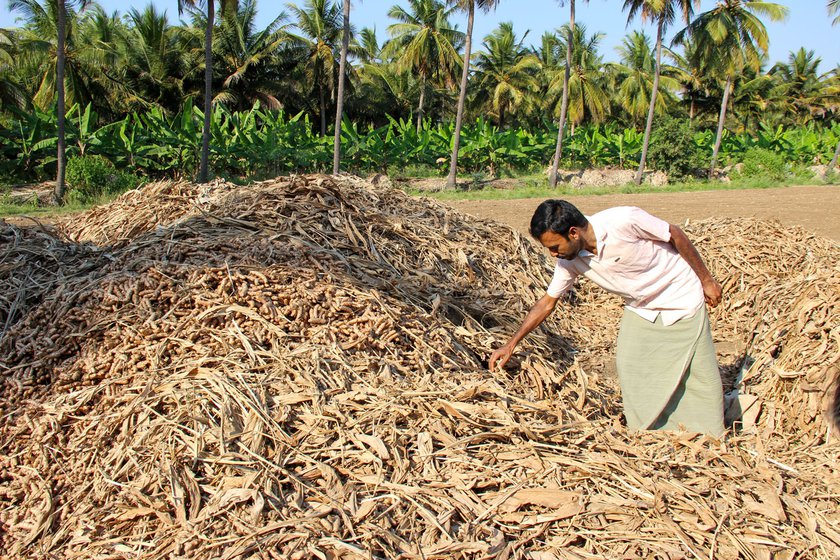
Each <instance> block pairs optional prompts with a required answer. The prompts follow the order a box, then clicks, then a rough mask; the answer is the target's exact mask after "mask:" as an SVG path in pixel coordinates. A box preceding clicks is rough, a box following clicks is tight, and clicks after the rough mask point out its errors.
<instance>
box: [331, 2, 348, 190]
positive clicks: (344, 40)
mask: <svg viewBox="0 0 840 560" xmlns="http://www.w3.org/2000/svg"><path fill="white" fill-rule="evenodd" d="M349 46H350V0H344V33H343V34H342V36H341V59H340V61H339V63H338V99H337V100H336V109H335V138H334V139H333V175H335V174H337V173H338V167H339V165H338V164H339V161H340V160H341V117H342V115H341V113H342V112H343V111H344V69H345V67H346V66H347V49H348V47H349Z"/></svg>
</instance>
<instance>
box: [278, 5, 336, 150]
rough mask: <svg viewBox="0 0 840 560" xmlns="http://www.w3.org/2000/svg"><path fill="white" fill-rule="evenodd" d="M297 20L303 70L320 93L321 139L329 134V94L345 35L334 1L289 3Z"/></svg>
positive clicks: (331, 89) (334, 83)
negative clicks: (302, 44)
mask: <svg viewBox="0 0 840 560" xmlns="http://www.w3.org/2000/svg"><path fill="white" fill-rule="evenodd" d="M286 6H287V7H288V8H289V10H290V11H291V12H292V14H293V16H294V17H295V26H296V27H297V28H298V29H300V31H301V32H302V33H303V35H304V36H305V38H304V39H303V40H304V41H305V42H306V51H307V54H306V60H305V62H304V69H305V73H306V76H307V79H308V81H309V84H310V85H311V86H312V89H313V90H315V91H317V92H318V106H319V113H320V115H319V117H320V122H321V136H326V135H327V93H328V92H332V91H334V90H335V87H334V86H335V85H336V82H337V79H336V78H337V73H338V67H339V66H340V64H341V61H340V60H337V58H340V56H341V55H340V52H341V51H340V47H339V46H338V45H339V40H340V39H341V36H342V31H341V29H342V22H341V12H342V10H341V9H340V7H339V6H337V5H336V4H333V3H332V1H331V0H307V1H306V4H305V5H304V7H303V8H299V7H298V6H296V5H295V4H286Z"/></svg>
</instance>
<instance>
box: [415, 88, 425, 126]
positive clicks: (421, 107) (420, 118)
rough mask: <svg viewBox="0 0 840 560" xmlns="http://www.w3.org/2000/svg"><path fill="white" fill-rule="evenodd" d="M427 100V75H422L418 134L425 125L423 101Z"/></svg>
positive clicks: (418, 108)
mask: <svg viewBox="0 0 840 560" xmlns="http://www.w3.org/2000/svg"><path fill="white" fill-rule="evenodd" d="M425 100H426V76H425V75H422V76H420V102H419V103H418V104H417V134H420V128H421V127H422V125H423V103H424V101H425Z"/></svg>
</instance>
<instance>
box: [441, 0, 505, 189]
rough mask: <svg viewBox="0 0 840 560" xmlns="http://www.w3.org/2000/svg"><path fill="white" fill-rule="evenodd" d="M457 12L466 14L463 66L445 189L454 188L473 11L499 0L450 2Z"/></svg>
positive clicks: (496, 2)
mask: <svg viewBox="0 0 840 560" xmlns="http://www.w3.org/2000/svg"><path fill="white" fill-rule="evenodd" d="M450 2H451V3H452V4H453V5H454V6H456V7H457V8H458V9H459V10H466V12H467V35H466V37H465V41H464V58H463V60H464V65H463V68H462V70H461V90H460V92H459V94H458V109H457V113H456V116H455V132H454V134H453V138H452V158H451V159H450V162H449V176H448V177H447V178H446V187H447V188H452V189H454V188H455V179H456V177H457V175H458V149H459V148H460V146H461V126H462V124H463V120H464V105H465V103H466V100H467V81H468V79H469V73H470V49H471V48H472V31H473V24H474V23H475V9H476V7H478V9H480V10H483V11H485V12H487V11H489V10H491V9H492V8H495V7H496V6H497V5H498V3H499V0H450Z"/></svg>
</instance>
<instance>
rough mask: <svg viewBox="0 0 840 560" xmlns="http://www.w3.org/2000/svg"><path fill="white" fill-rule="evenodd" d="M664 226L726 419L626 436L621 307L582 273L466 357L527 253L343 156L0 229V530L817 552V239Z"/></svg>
mask: <svg viewBox="0 0 840 560" xmlns="http://www.w3.org/2000/svg"><path fill="white" fill-rule="evenodd" d="M173 193H174V194H173ZM686 230H687V232H688V233H689V235H690V236H691V237H692V238H693V239H694V240H695V241H696V242H697V244H698V246H699V248H700V250H701V252H702V253H704V256H705V257H706V258H707V260H708V261H709V263H710V264H711V265H712V267H713V269H714V272H715V274H716V275H717V276H718V278H720V279H721V280H722V283H723V284H724V286H725V287H726V290H727V296H726V300H725V302H724V304H723V305H722V306H721V307H720V308H719V309H718V310H716V311H715V314H714V321H715V328H714V335H715V338H716V340H718V341H721V342H726V343H728V344H729V345H730V347H734V348H738V349H739V351H738V352H736V353H735V355H734V356H732V357H731V359H728V360H722V365H723V366H724V373H728V374H730V376H731V378H732V379H731V381H729V382H728V383H729V385H733V386H735V385H737V386H738V387H739V388H740V390H741V391H742V393H744V394H745V396H750V397H752V400H754V401H755V403H754V404H753V407H754V408H752V409H751V411H752V413H753V415H754V416H755V417H756V422H757V423H756V425H755V427H753V428H751V429H749V430H744V431H743V432H741V433H739V434H737V435H734V436H731V437H729V438H728V439H727V440H725V441H717V440H715V439H713V438H708V437H704V436H697V435H693V434H678V433H671V434H668V433H642V434H628V433H627V432H626V430H625V429H624V428H623V426H622V420H621V415H620V402H619V398H620V397H619V395H618V393H617V390H616V387H615V384H614V381H613V379H612V378H611V376H610V375H609V374H608V373H607V371H606V364H607V363H608V362H609V361H610V353H611V347H612V344H613V341H614V339H615V333H616V328H617V322H618V318H619V316H620V313H621V306H620V304H619V302H618V300H617V299H616V298H613V297H611V296H608V295H606V294H604V293H603V292H602V291H600V290H599V289H593V288H591V287H590V286H589V285H588V284H587V283H582V284H581V285H580V286H579V287H578V289H577V291H576V294H575V295H574V296H573V297H572V298H570V300H569V301H568V302H566V303H564V304H563V308H562V309H560V310H558V312H557V313H555V317H553V318H551V319H550V321H549V322H548V323H547V325H546V327H545V328H543V329H540V332H536V333H533V334H532V336H531V337H530V338H529V340H528V341H527V343H526V344H525V345H524V346H523V347H522V348H521V351H520V354H519V357H520V359H519V360H517V362H516V363H515V364H513V365H512V367H511V368H510V369H509V370H508V371H505V372H489V371H487V370H486V368H485V367H484V364H485V363H486V362H485V360H486V359H487V357H488V355H489V353H490V352H491V351H492V349H493V348H494V347H495V346H496V345H497V344H498V343H499V342H501V341H502V340H503V339H505V338H506V337H507V336H509V334H510V333H511V332H512V330H513V329H514V328H515V327H516V326H517V325H518V323H519V321H520V320H521V318H522V315H523V314H524V312H525V311H526V310H527V308H528V307H529V306H530V304H531V303H533V301H534V300H535V299H536V298H537V297H539V296H540V295H541V293H542V292H543V290H544V288H545V285H546V282H547V280H548V275H549V273H550V268H549V266H548V263H547V260H546V259H545V257H544V255H543V254H542V253H541V252H539V251H538V250H537V249H536V248H535V247H534V246H533V244H531V243H530V242H528V241H527V240H524V239H522V238H521V237H520V236H519V235H518V234H516V233H515V232H513V231H512V230H510V229H509V228H507V227H504V226H501V225H499V224H495V223H492V222H488V221H483V220H478V219H475V218H471V217H469V216H465V215H461V214H458V213H456V212H454V211H452V210H449V209H447V208H446V207H445V206H443V205H440V204H437V203H434V202H430V201H426V200H416V199H412V198H409V197H407V196H405V195H403V194H402V193H400V192H399V191H394V190H391V189H388V188H385V187H382V186H375V185H372V184H369V183H366V182H364V181H361V180H359V179H355V178H352V177H341V178H335V177H324V176H306V177H296V178H292V179H278V180H276V181H271V182H265V183H260V184H254V185H251V186H248V187H239V188H233V187H230V186H228V185H220V186H219V188H216V189H214V188H206V187H205V188H199V187H197V186H195V185H189V184H178V185H175V184H173V185H167V184H164V183H161V184H158V185H155V186H153V187H151V188H146V189H141V190H139V191H135V192H133V193H130V194H129V195H126V196H125V197H123V198H121V199H119V200H117V201H115V202H114V203H113V204H111V205H109V206H106V207H103V208H100V209H97V210H94V211H93V212H91V214H90V215H88V216H86V217H83V218H82V219H79V218H75V219H73V220H72V222H71V221H68V222H67V223H64V224H62V231H63V232H64V234H65V235H66V236H67V237H68V238H70V239H73V240H74V241H75V242H76V243H69V242H67V241H59V240H57V239H56V238H55V237H53V236H51V235H49V234H48V233H45V232H34V231H22V230H18V229H16V228H13V227H11V226H3V227H2V228H1V229H0V240H2V243H3V244H2V246H0V285H2V286H3V288H4V290H3V293H4V294H10V293H13V292H14V293H23V295H22V296H21V298H19V299H20V301H25V302H26V305H22V304H19V305H18V306H17V307H15V308H14V310H12V303H11V302H12V301H13V299H12V298H10V297H9V296H8V295H7V296H6V299H4V300H2V301H0V306H2V309H0V310H2V312H3V313H4V314H5V315H4V316H5V317H7V320H6V323H7V328H6V330H5V331H4V334H3V336H2V338H0V356H2V362H1V363H0V367H2V370H3V372H4V376H3V383H2V389H0V392H1V393H2V397H0V407H2V409H3V416H2V418H3V419H2V422H0V550H2V551H4V552H3V554H5V556H6V557H9V558H18V557H35V558H37V557H43V558H52V557H62V558H63V557H79V558H98V557H104V556H108V557H143V558H178V557H188V558H328V557H329V558H356V557H359V558H370V557H380V558H397V557H399V558H417V559H420V558H452V557H455V558H590V557H600V558H615V557H654V556H657V557H668V558H672V557H673V558H680V557H686V558H687V557H702V558H711V557H715V558H737V557H756V558H761V557H770V556H776V557H792V556H793V555H794V554H797V555H798V557H811V558H833V555H835V554H836V552H837V551H838V547H840V534H839V533H838V530H837V526H838V523H839V522H840V514H838V513H837V509H838V508H837V507H836V506H837V495H838V493H840V480H838V475H837V473H836V469H835V465H836V462H837V460H838V458H840V446H839V445H838V444H837V442H836V439H832V438H833V436H832V435H831V433H830V429H829V424H828V422H827V419H826V416H825V414H824V413H825V411H826V410H827V409H828V407H829V404H828V402H827V400H828V399H827V396H828V395H829V394H830V392H831V390H832V388H831V383H832V382H833V380H834V378H835V377H836V375H837V362H838V352H839V351H840V345H838V330H837V329H838V325H837V321H836V310H837V305H838V280H837V278H838V277H840V275H838V272H840V271H838V264H837V254H838V253H837V246H836V245H834V244H832V243H830V242H828V241H825V240H821V239H817V238H813V237H811V236H808V235H807V234H806V233H805V232H802V231H800V230H793V231H791V230H790V229H782V228H781V227H780V226H777V225H776V224H772V223H765V222H757V221H749V220H748V221H716V220H708V221H704V222H698V223H696V224H689V225H687V226H686ZM27 255H29V256H27ZM10 263H15V265H14V266H11V265H10ZM44 263H51V264H49V265H48V266H47V265H46V264H44ZM26 271H30V272H26ZM32 271H36V272H32ZM36 274H37V276H36ZM27 278H37V286H38V287H37V290H34V291H33V290H29V288H25V287H26V286H28V285H29V281H28V280H27Z"/></svg>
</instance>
